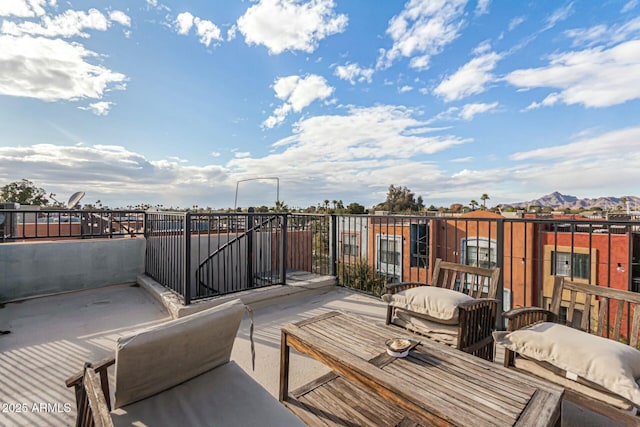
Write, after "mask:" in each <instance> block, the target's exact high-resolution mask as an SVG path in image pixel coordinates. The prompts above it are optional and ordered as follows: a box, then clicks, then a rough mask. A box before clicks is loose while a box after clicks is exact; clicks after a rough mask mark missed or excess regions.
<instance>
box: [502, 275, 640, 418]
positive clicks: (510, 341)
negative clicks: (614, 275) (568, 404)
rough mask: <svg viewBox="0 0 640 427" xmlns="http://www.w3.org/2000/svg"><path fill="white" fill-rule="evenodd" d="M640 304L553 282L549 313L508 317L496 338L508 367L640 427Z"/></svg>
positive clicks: (628, 295)
mask: <svg viewBox="0 0 640 427" xmlns="http://www.w3.org/2000/svg"><path fill="white" fill-rule="evenodd" d="M639 306H640V295H639V294H637V293H635V292H629V291H623V290H619V289H612V288H606V287H603V286H595V285H590V284H584V283H577V282H572V281H570V280H568V279H566V278H564V277H560V276H556V277H555V282H554V290H553V295H552V299H551V304H550V307H549V309H548V310H547V309H543V308H540V307H524V308H518V309H514V310H511V311H508V312H506V313H504V314H503V316H504V317H505V318H506V319H507V320H508V323H507V331H506V332H505V331H501V332H495V333H494V336H495V339H496V342H497V344H498V345H502V346H504V347H505V359H504V365H505V366H506V367H511V368H513V369H516V370H519V371H521V372H526V373H528V374H531V375H535V376H537V377H540V378H543V379H545V380H547V381H551V382H554V383H556V384H558V385H560V386H562V387H564V388H565V390H566V392H565V397H566V398H567V399H568V400H570V401H572V402H575V403H577V404H578V405H580V406H583V407H585V408H589V409H591V410H593V411H595V412H598V413H601V414H603V415H605V416H607V417H609V418H611V419H613V420H615V421H618V422H620V423H622V424H624V425H640V418H638V417H637V416H636V413H637V410H638V408H640V386H639V385H638V382H639V381H640V351H638V349H637V348H638V344H639V343H638V335H639V333H640V309H639V308H640V307H639ZM563 309H564V310H566V312H565V311H564V310H563ZM565 313H566V316H564V314H565Z"/></svg>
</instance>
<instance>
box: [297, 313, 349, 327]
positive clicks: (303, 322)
mask: <svg viewBox="0 0 640 427" xmlns="http://www.w3.org/2000/svg"><path fill="white" fill-rule="evenodd" d="M340 314H341V313H340V312H339V311H330V312H328V313H324V314H320V315H318V316H314V317H310V318H308V319H304V320H301V321H299V322H296V323H295V325H296V326H299V327H303V326H305V325H308V324H310V323H315V322H321V321H323V320H324V319H329V318H331V317H335V316H339V315H340Z"/></svg>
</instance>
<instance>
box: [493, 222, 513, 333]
mask: <svg viewBox="0 0 640 427" xmlns="http://www.w3.org/2000/svg"><path fill="white" fill-rule="evenodd" d="M496 229H497V230H496V231H497V236H496V241H497V242H498V245H497V247H496V267H499V268H500V278H499V279H498V291H497V297H498V301H499V302H498V312H497V313H496V329H498V330H503V329H504V326H503V322H502V312H503V311H504V253H505V251H504V219H502V218H500V219H498V221H497V223H496ZM512 244H513V243H512Z"/></svg>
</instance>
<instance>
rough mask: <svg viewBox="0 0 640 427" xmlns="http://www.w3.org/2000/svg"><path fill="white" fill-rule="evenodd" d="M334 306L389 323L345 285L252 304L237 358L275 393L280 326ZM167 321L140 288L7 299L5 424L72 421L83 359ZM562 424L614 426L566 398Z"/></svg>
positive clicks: (2, 362)
mask: <svg viewBox="0 0 640 427" xmlns="http://www.w3.org/2000/svg"><path fill="white" fill-rule="evenodd" d="M331 310H342V311H348V312H351V313H355V314H357V315H358V316H361V317H364V318H367V319H371V320H372V321H373V322H384V315H385V306H384V305H383V303H382V302H381V301H380V300H379V299H378V298H374V297H371V296H367V295H363V294H360V293H356V292H353V291H350V290H346V289H343V288H334V289H332V290H330V291H325V292H323V293H317V291H315V292H310V293H306V294H304V293H298V294H297V296H295V297H292V296H290V297H286V298H280V299H277V300H273V301H272V302H271V303H264V302H263V303H261V304H259V305H257V306H256V307H255V308H254V320H255V332H254V340H255V346H256V366H255V371H252V369H251V351H250V343H249V320H248V318H245V319H244V320H243V323H242V325H241V327H240V331H239V332H238V336H237V338H236V342H235V346H234V349H233V353H232V359H233V360H235V361H236V362H237V363H238V364H239V365H240V366H241V367H242V368H243V369H244V370H245V371H247V372H248V373H249V374H250V375H251V376H253V377H254V378H255V379H256V380H257V381H258V382H259V383H260V384H262V385H263V386H264V387H265V388H266V389H267V390H268V391H269V393H271V394H272V395H273V396H274V397H277V394H278V381H279V356H280V328H281V326H283V325H285V324H287V323H290V322H295V321H298V320H302V319H305V318H309V317H312V316H315V315H318V314H321V313H324V312H327V311H331ZM169 318H170V316H169V314H168V312H167V311H166V310H165V308H164V307H163V306H162V305H161V304H160V303H158V301H157V300H156V299H154V298H153V297H151V295H150V294H148V293H147V291H146V290H145V289H144V288H141V287H137V286H111V287H106V288H101V289H94V290H90V291H82V292H76V293H69V294H63V295H58V296H51V297H43V298H36V299H32V300H27V301H24V302H20V303H9V304H6V305H5V306H4V308H2V309H0V329H2V330H7V329H8V330H10V331H11V333H10V334H8V335H1V336H0V403H1V404H3V405H5V406H6V408H5V406H3V407H2V412H0V425H17V426H18V425H25V426H26V425H55V426H58V425H60V426H62V425H73V423H74V416H75V398H74V394H73V391H72V390H71V389H67V388H66V387H65V385H64V380H65V379H66V378H67V377H68V376H69V375H71V374H72V373H75V372H77V371H78V370H80V369H81V368H82V366H83V363H84V362H85V361H89V360H98V359H101V358H103V357H105V356H108V355H110V354H111V353H112V351H113V349H114V345H115V341H116V339H117V338H118V337H119V336H122V335H125V334H127V333H128V332H130V331H133V330H136V329H138V328H141V327H144V326H148V325H151V324H155V323H158V322H163V321H166V320H168V319H169ZM497 360H498V361H500V360H501V355H498V357H497ZM327 371H328V368H326V367H324V366H323V365H321V364H319V363H318V362H316V361H314V360H311V359H309V358H307V357H303V356H300V355H296V354H295V353H293V354H292V358H291V374H290V379H291V387H292V388H296V387H298V386H300V385H303V384H305V383H307V382H309V381H311V380H312V379H315V378H317V377H319V376H320V375H322V374H324V373H326V372H327ZM112 390H113V388H112ZM43 404H44V405H43ZM5 409H6V411H5ZM18 411H20V412H18ZM563 425H567V426H609V425H610V426H613V425H616V424H615V423H612V422H611V421H609V420H606V419H603V418H602V417H601V416H599V415H597V414H594V413H592V412H591V411H589V410H588V409H586V408H582V407H578V406H574V405H572V404H571V403H569V402H565V403H564V405H563Z"/></svg>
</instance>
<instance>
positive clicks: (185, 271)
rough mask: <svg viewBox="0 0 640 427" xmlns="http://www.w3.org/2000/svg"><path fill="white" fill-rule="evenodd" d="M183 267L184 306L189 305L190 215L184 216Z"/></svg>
mask: <svg viewBox="0 0 640 427" xmlns="http://www.w3.org/2000/svg"><path fill="white" fill-rule="evenodd" d="M183 230H184V266H183V278H182V283H183V286H184V295H183V297H184V305H189V304H191V213H189V212H187V213H185V214H184V226H183Z"/></svg>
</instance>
